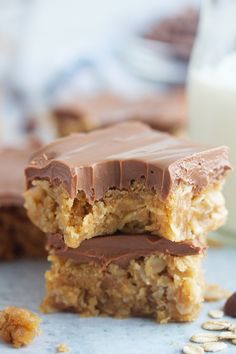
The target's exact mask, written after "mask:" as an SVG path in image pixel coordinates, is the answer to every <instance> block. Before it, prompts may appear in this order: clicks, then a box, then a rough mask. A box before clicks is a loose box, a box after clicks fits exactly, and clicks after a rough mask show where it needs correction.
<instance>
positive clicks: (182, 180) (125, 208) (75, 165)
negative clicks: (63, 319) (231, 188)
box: [25, 122, 230, 248]
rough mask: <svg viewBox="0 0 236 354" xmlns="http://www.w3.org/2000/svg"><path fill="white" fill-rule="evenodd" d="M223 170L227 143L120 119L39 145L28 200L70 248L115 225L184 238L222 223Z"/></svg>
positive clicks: (41, 223) (38, 220)
mask: <svg viewBox="0 0 236 354" xmlns="http://www.w3.org/2000/svg"><path fill="white" fill-rule="evenodd" d="M229 170H230V164H229V161H228V149H227V148H226V147H216V148H209V147H206V146H202V145H197V144H192V143H190V142H188V141H185V140H181V139H177V138H174V137H172V136H171V135H168V134H165V133H160V132H157V131H155V130H152V129H151V128H149V127H148V126H146V125H144V124H142V123H136V122H129V123H120V124H117V125H114V126H112V127H109V128H106V129H102V130H97V131H94V132H91V133H87V134H82V133H81V134H75V135H72V136H70V137H67V138H62V139H58V140H56V141H55V142H53V143H51V144H49V145H47V146H46V147H44V148H42V149H41V150H39V151H38V152H37V153H36V154H35V155H34V156H33V157H32V159H31V161H30V163H29V165H28V167H27V168H26V171H25V172H26V179H27V188H28V191H27V192H26V194H25V198H26V207H27V209H28V215H29V217H30V219H31V220H32V222H33V223H35V224H36V225H37V226H38V227H39V228H40V229H41V230H43V231H44V232H46V233H57V232H59V233H61V234H63V235H64V238H65V242H66V244H67V245H68V246H70V247H74V248H76V247H78V246H79V245H80V243H81V242H82V241H83V240H85V239H89V238H92V237H94V236H100V235H106V234H113V233H115V232H117V231H122V232H124V233H140V234H141V233H147V232H149V233H151V234H154V235H160V236H162V237H165V238H167V239H169V240H172V241H176V242H179V241H184V240H190V239H194V238H195V237H198V236H201V237H202V236H203V235H205V234H207V233H208V232H209V231H212V230H215V229H217V228H218V227H219V226H221V225H222V224H223V223H224V221H225V218H226V214H227V212H226V209H225V205H224V204H225V203H224V198H223V196H222V191H221V189H222V185H223V183H224V180H225V177H226V175H227V172H228V171H229Z"/></svg>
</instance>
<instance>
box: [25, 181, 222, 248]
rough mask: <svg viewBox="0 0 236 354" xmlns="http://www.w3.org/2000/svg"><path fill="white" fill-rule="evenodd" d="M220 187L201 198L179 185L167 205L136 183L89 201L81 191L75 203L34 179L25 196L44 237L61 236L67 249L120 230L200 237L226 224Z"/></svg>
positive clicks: (63, 192) (178, 237)
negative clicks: (49, 235)
mask: <svg viewBox="0 0 236 354" xmlns="http://www.w3.org/2000/svg"><path fill="white" fill-rule="evenodd" d="M222 183H223V182H222V181H219V182H217V183H215V184H212V185H209V187H207V188H206V189H205V190H203V191H202V192H201V193H200V194H196V193H195V191H194V189H193V187H192V186H186V185H184V184H180V186H179V188H178V189H177V190H176V191H175V192H174V193H171V194H170V196H169V197H168V198H167V199H166V200H165V201H163V200H162V199H161V198H160V196H159V195H158V194H157V193H156V192H155V191H153V190H149V189H147V188H145V187H144V185H143V184H142V183H133V184H132V186H131V188H130V190H129V191H127V190H118V189H110V190H108V191H107V193H106V194H105V196H104V198H102V199H101V200H97V201H96V200H95V201H94V202H93V203H89V201H88V200H87V199H86V196H85V193H84V192H82V191H80V192H78V194H77V196H76V198H74V199H72V198H70V197H69V195H68V193H67V191H66V190H65V189H64V188H63V186H62V185H59V186H53V185H50V184H49V182H47V181H45V180H36V181H34V182H33V185H34V187H33V188H31V189H29V190H28V191H27V192H26V194H25V197H26V205H27V209H28V215H29V217H30V219H31V220H32V221H33V223H35V224H36V225H37V226H38V227H39V228H40V229H41V230H43V231H44V232H45V233H57V232H59V233H62V234H63V235H64V239H65V243H66V244H67V245H68V246H69V247H73V248H76V247H78V246H79V244H80V243H81V242H82V241H83V240H85V239H89V238H92V237H94V236H100V235H109V234H113V233H115V232H117V231H121V232H124V233H133V234H134V233H140V234H141V233H147V232H148V233H151V234H154V235H159V236H162V237H165V238H167V239H169V240H171V241H176V242H180V241H185V240H189V239H194V238H196V237H199V236H201V237H202V236H203V235H206V234H207V233H208V232H209V231H212V230H215V229H217V228H218V227H219V226H221V225H222V224H223V223H224V221H225V218H226V215H227V212H226V209H225V205H224V198H223V196H222V192H221V188H222Z"/></svg>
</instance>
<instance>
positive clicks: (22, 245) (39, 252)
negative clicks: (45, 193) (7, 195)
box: [0, 207, 46, 260]
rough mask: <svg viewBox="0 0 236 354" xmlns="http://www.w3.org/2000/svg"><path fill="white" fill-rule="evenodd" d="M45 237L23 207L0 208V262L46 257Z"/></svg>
mask: <svg viewBox="0 0 236 354" xmlns="http://www.w3.org/2000/svg"><path fill="white" fill-rule="evenodd" d="M45 241H46V238H45V235H44V234H43V233H42V231H40V230H39V229H38V228H37V227H35V226H34V225H33V224H32V223H31V221H30V220H29V219H28V217H27V215H26V212H25V210H24V208H23V207H3V208H0V260H12V259H14V258H18V257H46V251H45Z"/></svg>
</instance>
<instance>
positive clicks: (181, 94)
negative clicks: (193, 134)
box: [52, 89, 187, 136]
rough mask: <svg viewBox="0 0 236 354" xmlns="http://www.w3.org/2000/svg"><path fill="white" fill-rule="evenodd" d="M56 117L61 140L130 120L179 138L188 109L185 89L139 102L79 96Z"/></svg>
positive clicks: (57, 110) (105, 95)
mask: <svg viewBox="0 0 236 354" xmlns="http://www.w3.org/2000/svg"><path fill="white" fill-rule="evenodd" d="M52 117H53V120H54V122H55V125H56V128H57V131H58V135H59V136H66V135H69V134H70V133H74V132H86V131H91V130H94V129H98V128H102V127H106V126H109V125H111V124H114V123H118V122H122V121H128V120H138V121H142V122H144V123H146V124H148V125H149V126H151V127H152V128H154V129H157V130H160V131H165V132H170V133H173V134H175V133H178V132H180V131H181V130H182V129H184V128H185V126H186V122H187V105H186V97H185V91H184V90H183V89H172V90H169V91H167V92H166V93H159V94H156V95H154V94H153V95H148V96H142V97H139V98H136V99H131V98H125V97H122V96H118V95H115V94H112V93H108V92H102V93H99V94H97V95H94V96H90V97H83V96H78V97H77V98H75V99H74V100H72V101H71V102H68V103H67V104H64V105H62V106H58V107H56V108H55V109H54V110H53V111H52Z"/></svg>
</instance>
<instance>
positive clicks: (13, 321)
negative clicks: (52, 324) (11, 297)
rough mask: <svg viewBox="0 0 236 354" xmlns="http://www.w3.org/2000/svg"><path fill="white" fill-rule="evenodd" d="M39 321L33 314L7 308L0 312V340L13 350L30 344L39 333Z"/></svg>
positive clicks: (23, 310) (18, 308)
mask: <svg viewBox="0 0 236 354" xmlns="http://www.w3.org/2000/svg"><path fill="white" fill-rule="evenodd" d="M40 322H41V319H40V318H39V316H37V315H36V314H34V313H33V312H31V311H29V310H26V309H23V308H20V307H14V306H9V307H6V308H5V309H4V310H3V311H0V338H1V339H2V340H4V341H5V342H7V343H11V344H12V345H13V346H14V347H15V348H20V347H23V346H26V345H28V344H30V343H31V342H32V341H33V339H34V338H35V337H36V336H37V335H38V334H39V333H40V330H39V324H40Z"/></svg>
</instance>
